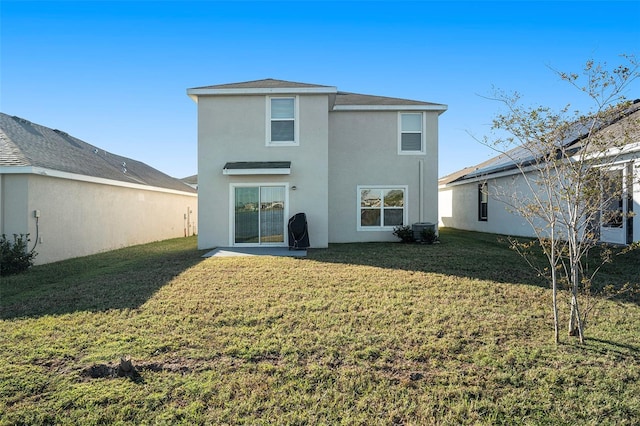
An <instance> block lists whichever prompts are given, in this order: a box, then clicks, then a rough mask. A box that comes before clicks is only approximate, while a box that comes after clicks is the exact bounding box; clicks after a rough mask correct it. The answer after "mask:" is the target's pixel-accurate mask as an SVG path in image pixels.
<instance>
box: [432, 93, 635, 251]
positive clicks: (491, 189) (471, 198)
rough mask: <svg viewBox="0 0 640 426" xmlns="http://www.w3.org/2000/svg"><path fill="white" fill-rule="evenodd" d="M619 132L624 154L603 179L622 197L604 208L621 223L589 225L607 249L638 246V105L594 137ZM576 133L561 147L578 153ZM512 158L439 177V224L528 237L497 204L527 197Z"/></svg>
mask: <svg viewBox="0 0 640 426" xmlns="http://www.w3.org/2000/svg"><path fill="white" fill-rule="evenodd" d="M623 128H624V129H626V130H625V132H627V133H626V134H627V135H628V137H629V141H628V143H627V141H626V140H625V143H627V145H626V146H625V149H624V153H623V154H620V155H616V157H615V164H609V165H608V167H607V175H608V176H609V177H613V178H614V179H615V182H616V185H617V187H618V188H619V189H620V190H622V193H623V196H621V197H620V198H619V199H618V200H617V202H614V203H610V204H609V206H610V207H611V208H612V210H615V211H616V212H619V213H622V215H621V216H620V217H626V218H627V219H626V220H620V221H613V222H612V221H606V220H605V219H603V218H605V217H607V215H600V217H601V219H600V223H599V224H595V228H596V229H595V230H596V231H597V232H598V236H599V239H600V241H602V242H607V243H613V244H629V243H631V242H634V241H640V214H638V213H640V103H638V102H636V103H634V104H633V105H631V107H630V108H629V109H627V110H625V111H623V112H622V113H621V114H620V115H619V116H617V117H616V119H614V120H613V121H612V122H610V123H607V124H606V125H603V126H602V127H600V128H599V130H598V132H603V136H604V137H605V138H610V140H614V139H615V138H619V137H620V135H621V131H622V129H623ZM577 133H578V134H577V135H576V137H573V138H569V139H568V140H566V141H564V142H563V145H564V146H565V147H567V148H569V149H571V148H573V147H576V148H575V149H579V147H580V140H581V139H582V137H583V136H582V135H580V132H577ZM517 149H518V148H516V150H517ZM523 152H525V151H523ZM517 155H518V154H517V152H516V153H515V156H517ZM513 157H514V152H513V151H512V152H511V153H510V155H505V154H502V155H499V156H497V157H495V158H492V159H490V160H488V161H485V162H483V163H480V164H478V165H477V166H474V167H467V168H465V169H463V170H460V171H458V172H455V173H452V174H450V175H448V176H445V177H443V178H441V179H440V180H439V182H438V183H439V197H438V198H439V206H440V207H439V208H440V211H439V225H440V226H442V227H452V228H458V229H466V230H471V231H481V232H490V233H496V234H505V235H513V236H526V237H533V236H534V233H533V229H532V228H531V226H530V225H529V224H528V223H527V222H526V221H525V220H524V219H523V218H522V217H521V216H520V215H518V214H517V213H515V212H513V211H512V209H510V208H508V207H507V205H506V204H505V203H504V202H503V201H501V200H502V199H504V198H503V197H504V196H505V194H508V193H510V194H524V195H526V194H530V190H529V189H528V188H527V186H526V185H525V182H524V179H523V178H522V176H521V172H520V170H519V169H518V168H517V167H516V163H515V162H514V161H513V159H512V158H513ZM607 161H608V160H607ZM634 212H635V214H634ZM609 217H610V215H609Z"/></svg>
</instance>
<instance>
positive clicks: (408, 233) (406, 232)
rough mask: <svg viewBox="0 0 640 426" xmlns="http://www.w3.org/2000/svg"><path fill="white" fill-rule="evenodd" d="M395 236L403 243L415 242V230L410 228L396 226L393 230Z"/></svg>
mask: <svg viewBox="0 0 640 426" xmlns="http://www.w3.org/2000/svg"><path fill="white" fill-rule="evenodd" d="M393 235H395V236H396V237H398V238H400V240H401V241H402V242H403V243H412V242H413V241H415V240H414V238H413V230H412V229H411V227H410V226H403V225H398V226H396V227H395V228H393Z"/></svg>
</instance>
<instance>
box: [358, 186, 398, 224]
mask: <svg viewBox="0 0 640 426" xmlns="http://www.w3.org/2000/svg"><path fill="white" fill-rule="evenodd" d="M363 189H381V190H389V189H402V191H403V194H404V196H403V199H402V224H403V225H404V226H406V225H407V224H408V223H409V212H408V208H409V206H408V205H407V198H408V195H409V186H408V185H358V186H357V190H356V212H357V213H356V214H357V217H356V224H357V230H358V231H378V232H379V231H392V230H393V228H395V225H394V226H384V225H383V223H384V214H382V213H383V212H382V211H381V214H380V226H362V224H361V222H360V219H361V218H362V206H361V205H360V197H361V192H362V190H363ZM383 197H384V196H383ZM381 201H382V204H383V205H382V206H381V207H380V210H384V198H383V199H382V200H381Z"/></svg>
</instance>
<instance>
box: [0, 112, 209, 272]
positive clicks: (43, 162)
mask: <svg viewBox="0 0 640 426" xmlns="http://www.w3.org/2000/svg"><path fill="white" fill-rule="evenodd" d="M196 215H197V194H196V191H195V190H194V189H193V188H192V187H190V186H188V185H186V184H184V183H182V182H180V181H179V180H177V179H174V178H172V177H170V176H167V175H165V174H163V173H161V172H160V171H158V170H156V169H154V168H152V167H149V166H148V165H146V164H144V163H141V162H139V161H135V160H132V159H129V158H126V157H121V156H119V155H115V154H111V153H109V152H106V151H104V150H102V149H100V148H98V147H95V146H92V145H90V144H88V143H86V142H83V141H81V140H80V139H77V138H75V137H73V136H70V135H68V134H67V133H65V132H62V131H60V130H53V129H50V128H47V127H44V126H40V125H38V124H35V123H31V122H30V121H27V120H25V119H23V118H19V117H12V116H9V115H6V114H1V113H0V234H6V235H7V236H8V237H9V239H10V240H12V234H30V238H31V242H30V244H29V247H30V248H31V247H33V246H34V245H36V244H37V246H36V247H35V249H36V252H37V253H38V255H37V256H36V258H35V262H36V263H37V264H42V263H49V262H54V261H58V260H63V259H68V258H72V257H78V256H84V255H88V254H92V253H97V252H101V251H106V250H111V249H116V248H120V247H124V246H129V245H134V244H141V243H146V242H150V241H158V240H162V239H167V238H173V237H182V236H184V235H186V234H193V233H195V231H196V229H195V218H196Z"/></svg>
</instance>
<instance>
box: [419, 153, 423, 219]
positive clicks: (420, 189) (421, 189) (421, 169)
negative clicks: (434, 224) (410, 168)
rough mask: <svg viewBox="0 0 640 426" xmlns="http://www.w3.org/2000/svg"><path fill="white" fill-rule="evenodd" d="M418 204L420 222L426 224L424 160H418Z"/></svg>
mask: <svg viewBox="0 0 640 426" xmlns="http://www.w3.org/2000/svg"><path fill="white" fill-rule="evenodd" d="M418 191H420V193H419V195H418V203H419V217H420V222H421V223H422V222H424V160H418Z"/></svg>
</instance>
